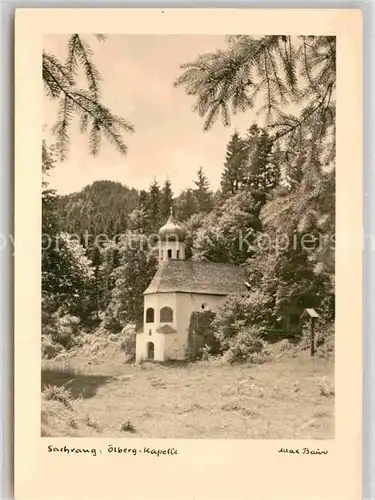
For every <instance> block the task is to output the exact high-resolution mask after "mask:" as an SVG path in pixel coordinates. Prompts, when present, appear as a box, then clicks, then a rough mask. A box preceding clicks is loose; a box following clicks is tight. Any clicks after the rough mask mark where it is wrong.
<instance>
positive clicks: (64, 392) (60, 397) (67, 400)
mask: <svg viewBox="0 0 375 500" xmlns="http://www.w3.org/2000/svg"><path fill="white" fill-rule="evenodd" d="M43 396H44V398H45V399H46V400H47V401H49V400H53V401H59V402H60V403H62V404H63V405H64V406H66V407H67V408H71V406H72V393H71V392H70V390H69V389H67V388H66V387H64V386H60V387H59V386H57V385H49V386H48V387H46V388H45V389H44V391H43Z"/></svg>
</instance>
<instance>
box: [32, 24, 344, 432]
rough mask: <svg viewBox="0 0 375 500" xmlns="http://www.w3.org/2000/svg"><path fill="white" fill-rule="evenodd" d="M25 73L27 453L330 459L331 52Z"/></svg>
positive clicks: (218, 45)
mask: <svg viewBox="0 0 375 500" xmlns="http://www.w3.org/2000/svg"><path fill="white" fill-rule="evenodd" d="M280 31H282V30H280ZM41 65H42V68H41V70H42V78H43V110H42V113H43V135H42V137H43V140H42V144H41V145H40V147H41V150H42V151H41V152H42V155H41V171H42V179H41V183H42V186H41V206H42V216H41V225H42V230H41V233H42V234H41V291H42V298H41V299H42V300H41V311H40V314H41V318H42V319H41V325H42V332H41V346H40V349H41V420H40V422H41V430H40V432H41V436H42V437H49V438H51V437H52V438H55V437H56V438H57V437H64V438H68V437H69V438H75V437H77V438H82V437H87V438H94V437H95V438H100V437H105V438H112V437H113V438H116V437H117V438H126V439H131V438H166V439H262V440H264V439H267V440H272V439H284V440H286V439H288V440H290V439H312V440H329V439H334V438H335V213H336V211H335V195H336V178H335V166H336V37H335V36H330V35H326V36H323V35H306V34H301V35H293V36H291V35H290V34H286V35H280V34H275V35H269V34H265V35H259V36H250V35H244V34H236V33H234V34H231V35H226V36H224V35H208V34H207V35H185V34H179V35H172V34H171V35H169V34H161V35H160V34H159V35H156V34H155V35H152V34H150V35H146V34H140V35H129V34H126V35H125V34H123V35H122V34H117V35H115V34H98V33H86V32H85V33H82V34H81V33H71V34H50V35H44V36H43V57H42V61H41Z"/></svg>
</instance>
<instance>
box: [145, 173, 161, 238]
mask: <svg viewBox="0 0 375 500" xmlns="http://www.w3.org/2000/svg"><path fill="white" fill-rule="evenodd" d="M147 218H148V220H149V225H150V231H151V232H157V231H158V229H159V228H160V225H161V222H162V221H161V190H160V185H159V183H158V182H157V181H156V180H154V181H153V183H152V184H151V185H150V187H149V191H148V202H147Z"/></svg>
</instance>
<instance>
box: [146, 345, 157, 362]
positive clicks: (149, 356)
mask: <svg viewBox="0 0 375 500" xmlns="http://www.w3.org/2000/svg"><path fill="white" fill-rule="evenodd" d="M154 357H155V346H154V343H153V342H147V359H154Z"/></svg>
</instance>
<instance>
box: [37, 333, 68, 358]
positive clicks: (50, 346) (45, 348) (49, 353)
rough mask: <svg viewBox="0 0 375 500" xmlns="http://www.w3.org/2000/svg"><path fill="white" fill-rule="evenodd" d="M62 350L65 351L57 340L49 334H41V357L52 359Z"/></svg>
mask: <svg viewBox="0 0 375 500" xmlns="http://www.w3.org/2000/svg"><path fill="white" fill-rule="evenodd" d="M63 351H65V349H64V348H63V346H62V345H61V344H59V343H58V342H54V341H53V340H52V337H51V335H42V358H44V359H52V358H55V357H56V356H58V355H59V354H61V353H62V352H63Z"/></svg>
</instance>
